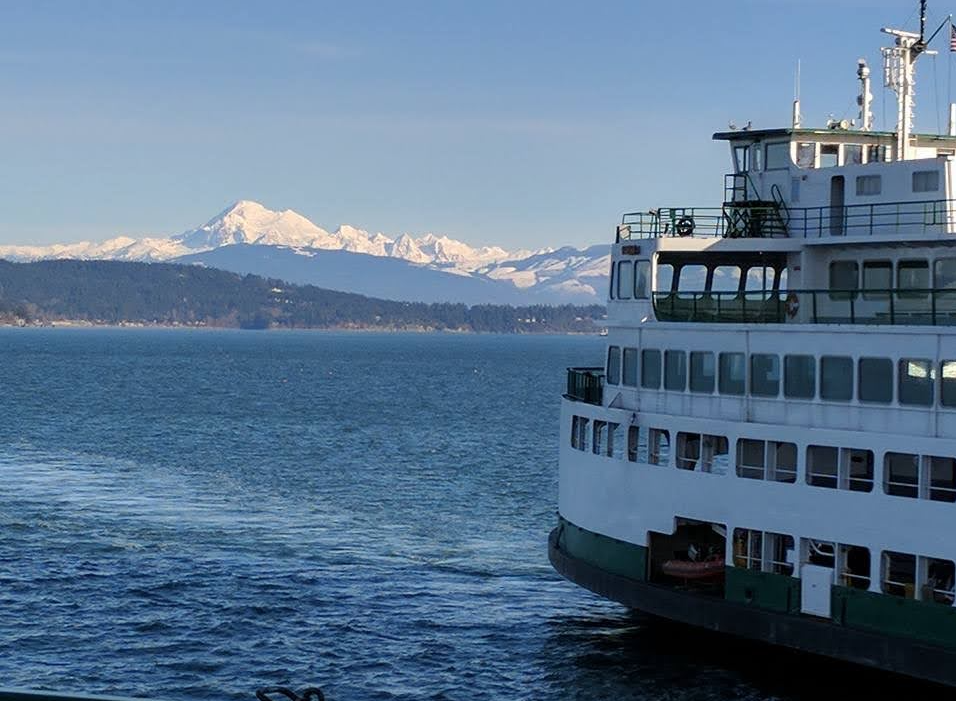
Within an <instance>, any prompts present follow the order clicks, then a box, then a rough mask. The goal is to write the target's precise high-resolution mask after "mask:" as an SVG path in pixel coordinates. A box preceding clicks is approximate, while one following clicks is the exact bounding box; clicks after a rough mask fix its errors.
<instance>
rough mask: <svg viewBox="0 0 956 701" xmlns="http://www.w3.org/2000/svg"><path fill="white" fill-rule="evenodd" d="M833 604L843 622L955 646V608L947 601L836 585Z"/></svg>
mask: <svg viewBox="0 0 956 701" xmlns="http://www.w3.org/2000/svg"><path fill="white" fill-rule="evenodd" d="M832 607H833V608H832V611H833V620H834V621H835V622H836V623H839V624H840V625H845V626H847V627H850V628H860V629H864V630H871V631H874V632H877V633H886V634H888V635H897V636H900V637H907V638H915V639H918V640H923V641H925V642H927V643H932V644H935V645H941V646H944V647H950V648H956V609H954V608H953V607H952V606H948V605H946V604H938V603H935V602H932V601H916V600H915V599H903V598H901V597H898V596H892V595H889V594H879V593H876V592H871V591H862V590H859V589H849V588H847V587H838V586H835V587H833V593H832Z"/></svg>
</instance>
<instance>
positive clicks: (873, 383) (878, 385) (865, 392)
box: [859, 358, 893, 404]
mask: <svg viewBox="0 0 956 701" xmlns="http://www.w3.org/2000/svg"><path fill="white" fill-rule="evenodd" d="M859 398H860V401H861V402H876V403H879V404H889V403H890V402H892V401H893V361H892V360H890V359H889V358H860V382H859Z"/></svg>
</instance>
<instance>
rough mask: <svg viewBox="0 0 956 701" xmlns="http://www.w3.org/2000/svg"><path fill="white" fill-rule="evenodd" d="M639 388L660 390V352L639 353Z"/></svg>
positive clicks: (645, 351)
mask: <svg viewBox="0 0 956 701" xmlns="http://www.w3.org/2000/svg"><path fill="white" fill-rule="evenodd" d="M641 387H643V388H644V389H660V388H661V352H660V351H659V350H644V351H641Z"/></svg>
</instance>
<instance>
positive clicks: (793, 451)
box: [737, 438, 797, 483]
mask: <svg viewBox="0 0 956 701" xmlns="http://www.w3.org/2000/svg"><path fill="white" fill-rule="evenodd" d="M737 476H738V477H744V478H747V479H757V480H762V479H766V480H770V481H772V482H789V483H793V482H796V481H797V446H796V445H795V444H794V443H778V442H777V441H756V440H751V439H749V438H741V439H740V440H739V441H737Z"/></svg>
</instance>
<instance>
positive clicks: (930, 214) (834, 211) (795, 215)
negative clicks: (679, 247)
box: [616, 200, 956, 242]
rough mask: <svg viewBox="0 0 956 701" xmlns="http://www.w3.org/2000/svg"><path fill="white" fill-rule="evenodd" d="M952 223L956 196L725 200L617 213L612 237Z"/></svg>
mask: <svg viewBox="0 0 956 701" xmlns="http://www.w3.org/2000/svg"><path fill="white" fill-rule="evenodd" d="M743 213H746V221H747V225H746V226H745V227H743V228H742V227H741V225H740V221H741V214H743ZM761 222H763V223H761ZM781 227H782V230H781ZM953 229H956V200H919V201H910V202H874V203H872V204H851V205H845V206H842V207H832V206H824V207H785V208H784V207H779V208H778V207H775V206H749V205H748V204H747V203H745V202H739V203H734V202H729V203H726V204H724V206H722V207H660V208H658V209H652V210H650V211H647V212H628V213H626V214H624V216H623V217H621V224H620V226H618V228H617V236H616V240H617V241H618V242H620V241H626V240H629V239H643V238H660V237H668V236H701V237H732V236H761V235H762V236H776V235H786V236H789V237H792V238H824V237H831V236H879V235H887V234H899V233H903V234H924V233H943V232H948V231H952V230H953ZM784 231H785V233H783V232H784Z"/></svg>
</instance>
